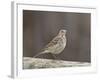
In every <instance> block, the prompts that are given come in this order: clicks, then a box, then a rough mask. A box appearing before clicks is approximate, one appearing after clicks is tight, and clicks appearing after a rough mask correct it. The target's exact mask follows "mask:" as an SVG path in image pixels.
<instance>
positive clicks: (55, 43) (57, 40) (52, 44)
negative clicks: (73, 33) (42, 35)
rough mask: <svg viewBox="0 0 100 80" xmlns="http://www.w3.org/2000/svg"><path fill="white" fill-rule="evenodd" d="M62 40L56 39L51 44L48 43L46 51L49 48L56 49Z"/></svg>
mask: <svg viewBox="0 0 100 80" xmlns="http://www.w3.org/2000/svg"><path fill="white" fill-rule="evenodd" d="M60 40H61V38H60V37H55V38H54V39H53V40H52V41H50V43H48V44H47V45H46V46H45V48H44V49H45V50H46V49H48V48H51V47H54V46H56V45H58V43H59V41H60Z"/></svg>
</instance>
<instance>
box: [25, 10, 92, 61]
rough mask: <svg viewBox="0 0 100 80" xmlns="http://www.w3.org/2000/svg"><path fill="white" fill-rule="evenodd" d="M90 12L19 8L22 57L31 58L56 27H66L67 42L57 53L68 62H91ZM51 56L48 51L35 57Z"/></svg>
mask: <svg viewBox="0 0 100 80" xmlns="http://www.w3.org/2000/svg"><path fill="white" fill-rule="evenodd" d="M90 16H91V15H90V14H89V13H70V12H51V11H50V12H47V11H30V10H23V56H24V57H33V56H34V55H36V54H37V53H39V52H40V51H41V49H42V48H43V47H44V46H45V45H46V44H47V43H48V42H49V41H51V40H52V38H54V37H55V36H56V35H57V34H58V32H59V30H60V29H66V30H67V35H66V37H67V40H68V42H67V45H66V48H65V49H64V51H63V52H62V53H61V54H59V55H57V57H59V59H62V60H69V61H86V62H90V61H91V52H90V51H91V50H90V49H91V48H90V47H91V44H90V43H91V40H90V39H91V34H90V30H91V28H90V26H91V25H90V23H91V21H90V20H91V19H90ZM38 57H40V58H51V59H52V56H51V55H50V54H43V55H40V56H38Z"/></svg>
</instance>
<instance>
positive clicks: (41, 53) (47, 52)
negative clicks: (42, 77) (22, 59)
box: [33, 51, 49, 58]
mask: <svg viewBox="0 0 100 80" xmlns="http://www.w3.org/2000/svg"><path fill="white" fill-rule="evenodd" d="M45 53H49V52H48V51H43V52H40V53H38V54H36V55H35V56H33V57H34V58H35V57H37V56H39V55H42V54H45Z"/></svg>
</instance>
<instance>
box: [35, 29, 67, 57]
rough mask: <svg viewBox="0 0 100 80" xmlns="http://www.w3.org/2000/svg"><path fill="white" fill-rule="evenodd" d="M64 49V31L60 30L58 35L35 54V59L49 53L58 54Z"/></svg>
mask: <svg viewBox="0 0 100 80" xmlns="http://www.w3.org/2000/svg"><path fill="white" fill-rule="evenodd" d="M65 47H66V30H60V31H59V33H58V35H57V36H56V37H55V38H53V39H52V40H51V41H50V42H49V43H48V44H47V45H46V46H45V47H44V48H43V49H42V51H41V52H40V53H38V54H36V55H35V56H34V57H37V56H39V55H41V54H46V53H51V54H60V53H61V52H62V51H63V50H64V49H65Z"/></svg>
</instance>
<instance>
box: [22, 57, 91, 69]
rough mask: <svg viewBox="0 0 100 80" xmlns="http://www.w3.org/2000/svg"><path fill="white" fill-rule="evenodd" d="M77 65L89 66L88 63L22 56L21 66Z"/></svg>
mask: <svg viewBox="0 0 100 80" xmlns="http://www.w3.org/2000/svg"><path fill="white" fill-rule="evenodd" d="M78 66H90V63H88V62H74V61H63V60H53V59H41V58H31V57H24V58H23V68H24V69H39V68H57V67H78Z"/></svg>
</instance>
